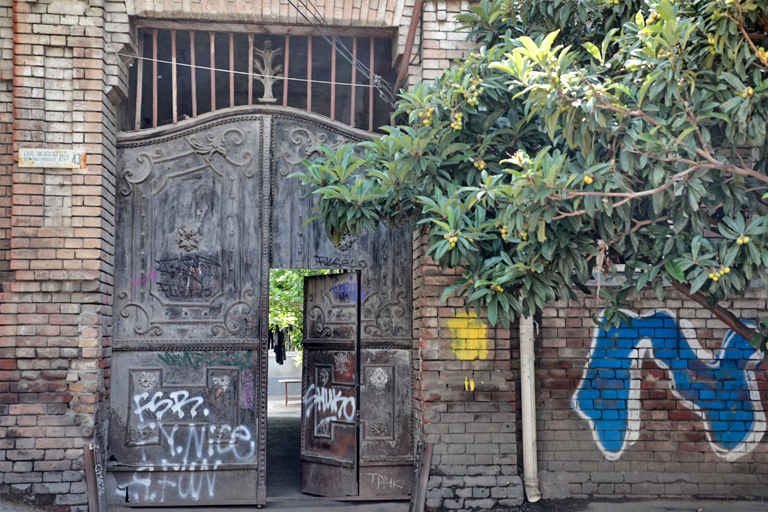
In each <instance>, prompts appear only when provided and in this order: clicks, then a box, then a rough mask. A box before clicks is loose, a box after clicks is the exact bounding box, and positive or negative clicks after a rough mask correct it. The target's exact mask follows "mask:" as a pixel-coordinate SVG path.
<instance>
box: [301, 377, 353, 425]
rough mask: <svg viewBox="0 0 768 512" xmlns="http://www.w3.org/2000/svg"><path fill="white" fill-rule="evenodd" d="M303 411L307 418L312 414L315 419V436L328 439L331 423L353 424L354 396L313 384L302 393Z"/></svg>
mask: <svg viewBox="0 0 768 512" xmlns="http://www.w3.org/2000/svg"><path fill="white" fill-rule="evenodd" d="M321 372H322V370H321ZM321 379H322V374H321ZM350 391H354V389H350ZM304 410H305V415H306V417H307V418H311V417H312V413H314V414H315V418H317V419H316V422H315V435H320V436H328V437H330V423H331V422H332V421H340V422H344V423H353V422H354V421H355V412H356V411H357V409H356V405H355V397H354V396H345V395H344V391H342V390H340V389H336V388H332V387H325V386H322V385H317V386H315V385H314V384H310V385H309V387H308V388H307V391H306V392H305V393H304Z"/></svg>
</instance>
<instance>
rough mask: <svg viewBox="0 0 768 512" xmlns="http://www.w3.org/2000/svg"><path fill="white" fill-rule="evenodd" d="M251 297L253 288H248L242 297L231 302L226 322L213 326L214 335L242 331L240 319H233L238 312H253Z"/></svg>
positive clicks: (226, 314)
mask: <svg viewBox="0 0 768 512" xmlns="http://www.w3.org/2000/svg"><path fill="white" fill-rule="evenodd" d="M251 299H253V290H252V289H251V288H248V289H247V290H244V291H243V296H242V299H240V300H238V301H237V302H233V303H232V304H230V305H229V307H228V308H227V310H226V311H225V312H224V323H223V324H216V325H214V326H213V327H212V328H211V332H212V333H213V335H214V336H224V335H226V334H227V333H229V334H237V333H238V332H240V329H242V327H243V326H242V324H241V323H240V322H239V321H233V320H232V319H233V317H234V316H235V314H236V313H237V314H239V315H240V316H242V315H247V314H248V313H250V312H251V309H252V308H253V306H252V305H251ZM246 324H247V320H246Z"/></svg>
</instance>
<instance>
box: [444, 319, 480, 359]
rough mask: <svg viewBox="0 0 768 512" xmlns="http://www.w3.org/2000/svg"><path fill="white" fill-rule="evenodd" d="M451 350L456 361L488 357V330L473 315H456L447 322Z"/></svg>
mask: <svg viewBox="0 0 768 512" xmlns="http://www.w3.org/2000/svg"><path fill="white" fill-rule="evenodd" d="M448 329H449V330H450V331H451V338H453V340H454V342H453V343H451V348H453V352H454V353H455V354H456V357H457V358H458V359H461V360H462V361H471V360H473V359H485V358H486V357H488V348H487V347H488V328H487V327H486V326H485V324H484V323H483V321H482V320H480V319H479V318H477V315H476V314H475V313H470V314H469V315H467V314H466V313H458V314H457V315H456V317H455V318H451V319H450V320H448Z"/></svg>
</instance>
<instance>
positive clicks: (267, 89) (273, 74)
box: [253, 39, 283, 103]
mask: <svg viewBox="0 0 768 512" xmlns="http://www.w3.org/2000/svg"><path fill="white" fill-rule="evenodd" d="M253 53H254V58H253V66H254V67H255V68H256V69H258V70H259V73H260V74H259V75H254V76H253V77H254V78H255V79H256V80H258V81H259V82H261V84H262V85H263V86H264V96H262V97H261V98H259V101H260V102H262V103H274V102H276V101H277V99H275V97H274V96H272V86H273V85H274V83H275V81H276V80H282V77H279V76H277V74H278V73H281V72H282V71H283V65H282V64H277V65H274V64H273V61H274V60H275V59H276V58H277V57H279V56H280V54H282V53H283V49H282V48H277V49H276V50H273V49H272V41H270V40H269V39H267V40H266V41H264V49H263V50H262V49H260V48H257V47H255V46H254V47H253ZM256 57H259V58H256ZM259 59H261V62H260V61H259Z"/></svg>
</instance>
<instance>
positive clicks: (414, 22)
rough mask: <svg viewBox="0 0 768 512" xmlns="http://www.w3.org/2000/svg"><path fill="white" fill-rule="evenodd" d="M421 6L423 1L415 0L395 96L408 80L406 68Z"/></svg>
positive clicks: (408, 63)
mask: <svg viewBox="0 0 768 512" xmlns="http://www.w3.org/2000/svg"><path fill="white" fill-rule="evenodd" d="M423 5H424V0H416V3H415V4H414V5H413V13H412V14H411V26H410V27H409V28H408V36H407V37H406V38H405V51H403V60H402V61H401V62H400V71H399V72H398V73H397V82H395V95H397V94H398V93H399V92H400V89H401V88H402V87H403V85H405V80H406V79H407V78H408V66H409V65H410V62H411V52H413V40H414V39H415V38H416V27H418V26H419V20H421V8H422V6H423Z"/></svg>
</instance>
